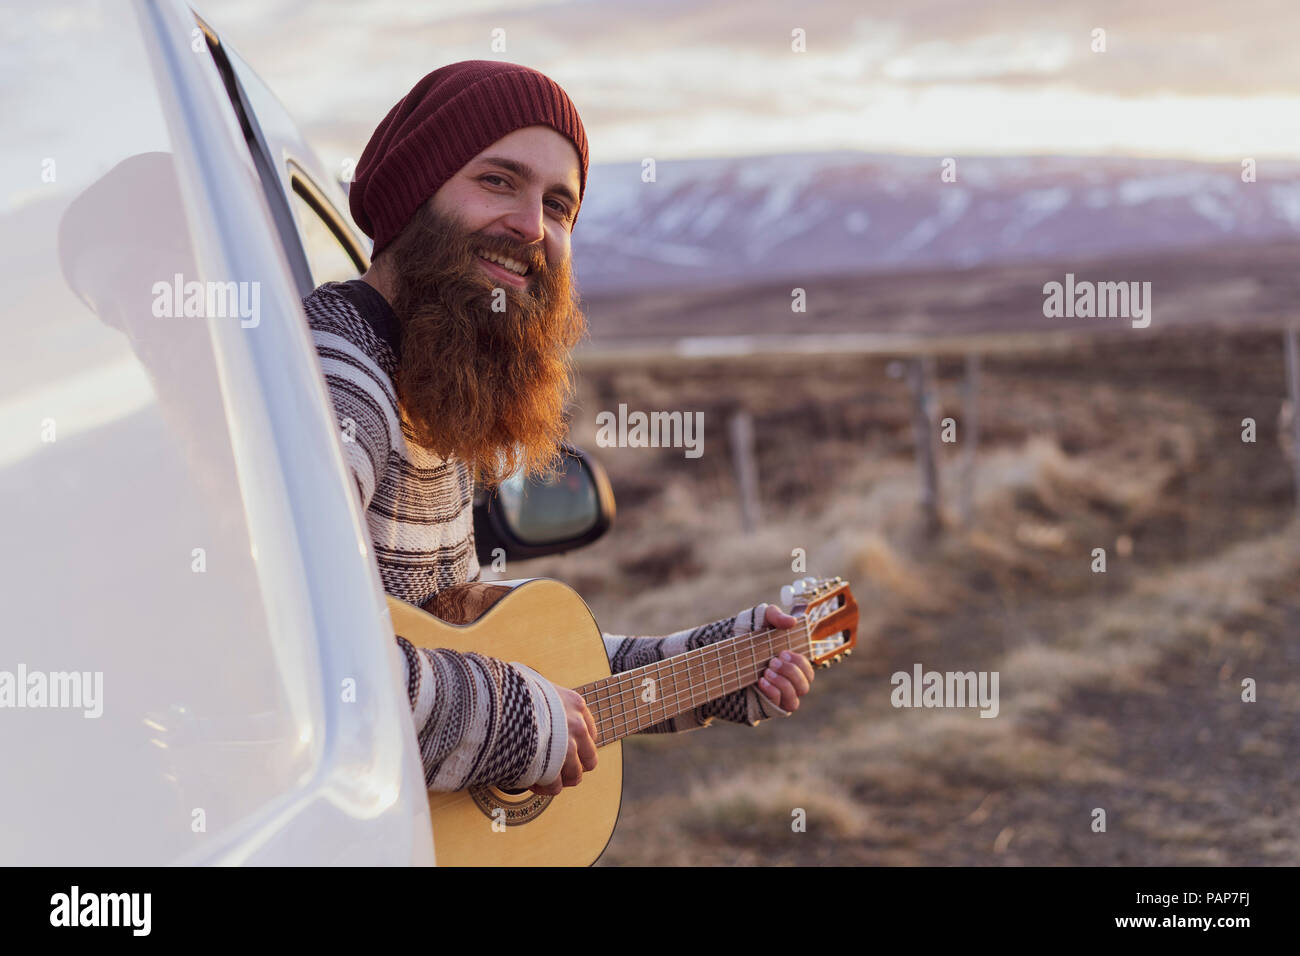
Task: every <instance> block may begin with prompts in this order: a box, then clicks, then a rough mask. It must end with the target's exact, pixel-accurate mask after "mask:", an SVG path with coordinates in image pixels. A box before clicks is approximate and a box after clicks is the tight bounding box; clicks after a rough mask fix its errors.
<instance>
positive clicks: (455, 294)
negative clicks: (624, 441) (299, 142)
mask: <svg viewBox="0 0 1300 956" xmlns="http://www.w3.org/2000/svg"><path fill="white" fill-rule="evenodd" d="M578 171H579V166H578V156H577V152H576V151H575V150H574V148H573V146H572V145H571V144H570V143H569V141H568V140H567V139H565V138H564V137H562V136H560V134H558V133H556V132H555V131H554V130H552V129H550V128H549V127H536V126H532V127H526V128H524V129H521V130H516V131H515V132H513V133H511V134H510V135H508V136H504V137H502V138H501V139H499V140H497V141H496V142H495V143H493V144H492V145H491V146H489V147H488V148H487V149H486V150H484V151H483V152H482V153H480V154H479V155H478V156H476V157H475V158H474V159H472V160H470V161H469V162H468V163H466V164H465V166H464V167H463V168H461V169H460V170H459V171H458V172H457V173H456V175H455V176H453V177H452V178H451V179H449V180H448V181H447V182H446V183H444V184H443V185H442V187H441V188H439V190H438V191H437V192H436V193H434V195H433V196H432V197H430V198H429V199H428V200H427V201H426V202H425V203H424V205H422V206H421V207H420V208H419V209H418V210H417V211H416V213H415V215H414V216H412V218H411V221H410V222H409V223H407V225H406V226H405V227H404V228H403V229H402V231H401V233H399V234H398V236H397V237H396V238H395V239H394V240H393V242H392V243H391V244H390V245H389V246H388V247H386V248H385V249H384V250H383V252H381V253H380V256H379V257H378V259H377V260H376V265H377V266H380V268H379V270H378V273H379V275H378V276H377V277H376V278H377V279H378V281H379V285H382V286H383V287H384V288H383V289H381V291H384V292H385V295H386V296H387V297H388V298H389V302H390V304H391V305H392V307H393V311H394V313H396V315H397V317H398V321H399V322H400V323H401V327H402V345H401V356H400V359H399V364H398V369H397V374H396V376H395V385H396V387H397V393H398V400H399V404H400V406H401V409H402V411H403V413H404V414H405V416H406V418H407V421H408V422H409V424H410V425H411V427H412V429H413V431H414V435H415V438H416V440H417V441H418V442H419V443H420V444H421V445H423V446H424V447H426V448H428V449H431V450H432V451H434V452H435V453H437V454H439V455H441V456H443V457H452V456H455V457H457V458H460V459H462V460H464V461H466V462H468V463H469V464H470V465H471V466H473V467H475V468H476V469H477V470H478V471H479V473H480V477H481V478H482V479H483V480H484V481H485V482H487V483H489V484H491V483H493V482H494V481H496V480H499V479H501V478H504V477H506V476H508V475H509V474H510V473H511V472H512V471H513V470H514V469H515V468H516V467H518V466H521V465H522V466H524V467H526V468H527V469H528V470H529V472H531V473H532V474H542V473H545V472H546V471H547V470H548V468H549V467H550V466H553V465H554V464H555V463H556V461H557V459H556V454H557V452H558V445H559V442H560V440H561V439H562V438H563V437H564V433H565V431H566V423H565V420H564V410H565V405H566V403H567V401H568V399H569V398H570V397H571V395H572V387H573V386H572V359H571V356H570V350H571V349H572V348H573V346H574V345H575V344H577V342H578V340H579V339H580V338H581V336H582V334H583V332H584V331H585V329H586V320H585V317H584V316H583V314H582V311H581V308H580V306H579V299H578V296H577V291H576V288H575V287H574V284H573V281H572V269H571V258H570V248H569V236H570V230H571V229H572V227H573V220H574V216H575V214H576V213H577V195H578V184H579V179H578ZM368 275H369V274H368ZM377 287H378V286H377Z"/></svg>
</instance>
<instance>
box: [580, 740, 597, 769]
mask: <svg viewBox="0 0 1300 956" xmlns="http://www.w3.org/2000/svg"><path fill="white" fill-rule="evenodd" d="M578 757H579V759H581V761H582V769H583V770H595V769H596V744H595V742H594V741H593V740H592V739H591V738H590V737H585V738H583V741H582V743H581V744H579V745H578Z"/></svg>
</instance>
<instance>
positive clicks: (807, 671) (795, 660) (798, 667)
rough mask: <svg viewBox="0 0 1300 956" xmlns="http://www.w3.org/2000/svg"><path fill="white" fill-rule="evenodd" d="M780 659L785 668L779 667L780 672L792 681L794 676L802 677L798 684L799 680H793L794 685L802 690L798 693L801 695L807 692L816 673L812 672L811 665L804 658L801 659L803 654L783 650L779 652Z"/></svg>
mask: <svg viewBox="0 0 1300 956" xmlns="http://www.w3.org/2000/svg"><path fill="white" fill-rule="evenodd" d="M781 659H783V661H785V666H784V667H781V672H783V674H785V675H787V676H788V678H790V679H792V680H794V679H796V675H798V676H802V678H803V680H802V682H800V680H794V683H796V684H797V685H800V687H802V688H803V689H802V691H800V693H801V695H803V693H807V692H809V684H811V683H813V680H814V678H815V676H816V672H815V671H814V670H813V663H811V662H810V661H809V659H807V658H806V657H803V654H798V653H796V652H793V650H783V652H781Z"/></svg>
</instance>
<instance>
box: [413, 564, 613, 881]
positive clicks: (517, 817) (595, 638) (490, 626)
mask: <svg viewBox="0 0 1300 956" xmlns="http://www.w3.org/2000/svg"><path fill="white" fill-rule="evenodd" d="M388 606H389V611H390V613H391V615H392V618H393V627H394V630H395V631H396V632H397V634H398V635H400V636H401V637H404V638H406V640H408V641H410V642H411V643H412V644H414V645H415V646H416V647H429V648H439V647H443V648H449V649H451V650H455V651H460V652H462V653H468V652H471V651H473V652H476V653H479V654H483V655H485V656H490V657H496V658H499V659H501V660H504V661H507V662H517V663H520V664H526V665H528V666H529V667H531V668H533V670H535V671H537V672H538V673H539V674H541V675H542V676H544V677H545V678H546V679H547V680H550V681H551V682H552V683H554V684H557V685H558V686H561V687H573V688H576V687H581V686H582V685H584V684H589V683H591V682H593V681H597V680H600V679H601V678H605V677H608V676H609V659H608V657H607V656H606V654H605V643H604V641H603V640H602V638H601V633H600V628H599V627H597V625H596V621H595V619H594V618H593V617H592V615H591V611H590V610H589V609H588V607H587V604H586V602H585V601H583V600H582V598H581V597H579V596H578V595H577V593H575V592H574V591H573V590H571V589H570V588H568V587H567V586H565V585H564V584H561V583H560V582H559V581H554V580H551V579H549V578H532V579H529V580H524V581H498V582H490V583H486V582H485V583H482V584H470V585H464V586H462V587H459V588H453V589H451V593H449V594H447V596H446V597H443V596H441V595H440V598H439V601H438V603H437V604H436V605H435V606H434V608H433V609H434V610H435V611H436V612H437V613H438V615H439V617H442V618H444V620H440V619H439V617H434V616H433V615H432V614H428V613H426V612H425V611H423V610H421V609H420V608H417V607H414V606H413V605H410V604H406V603H404V602H402V601H398V600H396V599H395V598H392V597H389V599H388ZM597 759H598V762H597V766H596V769H595V770H593V771H590V772H587V773H584V774H583V775H582V782H581V783H579V784H578V785H577V786H576V787H566V788H564V790H563V791H562V792H561V793H560V794H559V795H557V796H554V797H548V796H540V795H538V794H535V793H533V792H532V791H530V790H526V791H524V792H523V793H519V794H511V793H506V792H505V791H503V790H500V789H498V788H496V787H471V788H469V789H468V790H462V791H457V792H454V793H433V792H430V793H429V813H430V815H431V816H432V818H433V844H434V852H435V855H436V859H437V862H438V864H439V865H441V866H587V865H589V864H591V863H594V862H595V861H596V859H597V858H598V857H599V856H600V855H601V853H603V852H604V850H605V846H606V845H607V844H608V843H609V839H610V837H611V836H612V835H613V833H614V824H615V823H616V822H617V821H618V811H619V805H620V802H621V800H622V793H623V753H622V743H621V742H620V741H617V740H615V741H611V742H610V743H608V744H606V745H605V746H603V747H601V748H600V750H599V752H598V755H597Z"/></svg>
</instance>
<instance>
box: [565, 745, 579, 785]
mask: <svg viewBox="0 0 1300 956" xmlns="http://www.w3.org/2000/svg"><path fill="white" fill-rule="evenodd" d="M560 779H561V780H563V781H564V785H565V786H566V787H576V786H577V785H578V784H579V783H580V782H581V781H582V764H581V763H580V762H579V761H578V745H577V743H576V742H575V741H574V739H573V738H572V737H570V738H569V753H568V755H567V756H566V757H565V758H564V769H563V770H561V771H560Z"/></svg>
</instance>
